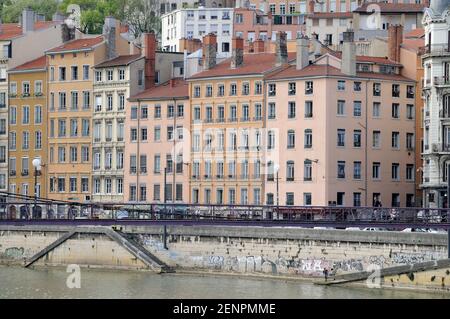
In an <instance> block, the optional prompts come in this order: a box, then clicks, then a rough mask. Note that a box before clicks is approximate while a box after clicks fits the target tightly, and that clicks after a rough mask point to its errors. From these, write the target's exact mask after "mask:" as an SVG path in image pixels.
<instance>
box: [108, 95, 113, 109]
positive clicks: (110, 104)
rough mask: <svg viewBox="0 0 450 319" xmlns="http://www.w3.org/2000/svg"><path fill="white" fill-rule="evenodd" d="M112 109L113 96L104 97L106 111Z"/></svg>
mask: <svg viewBox="0 0 450 319" xmlns="http://www.w3.org/2000/svg"><path fill="white" fill-rule="evenodd" d="M112 109H113V96H112V94H108V95H106V110H107V111H112Z"/></svg>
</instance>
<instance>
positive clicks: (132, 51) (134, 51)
mask: <svg viewBox="0 0 450 319" xmlns="http://www.w3.org/2000/svg"><path fill="white" fill-rule="evenodd" d="M129 45H130V47H129V48H130V55H135V54H141V50H140V49H139V48H138V46H137V45H136V43H134V41H130V42H129Z"/></svg>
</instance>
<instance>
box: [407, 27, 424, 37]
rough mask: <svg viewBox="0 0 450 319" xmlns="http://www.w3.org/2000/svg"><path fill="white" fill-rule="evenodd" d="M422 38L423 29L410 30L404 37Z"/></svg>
mask: <svg viewBox="0 0 450 319" xmlns="http://www.w3.org/2000/svg"><path fill="white" fill-rule="evenodd" d="M424 36H425V30H424V29H423V28H418V29H414V30H411V31H409V32H408V33H406V34H405V35H404V37H405V38H423V37H424Z"/></svg>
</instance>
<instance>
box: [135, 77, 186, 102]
mask: <svg viewBox="0 0 450 319" xmlns="http://www.w3.org/2000/svg"><path fill="white" fill-rule="evenodd" d="M188 98H189V85H188V83H187V82H186V81H185V80H183V79H181V78H176V79H173V80H171V81H167V82H166V83H163V84H161V85H158V86H155V87H154V88H151V89H147V90H145V91H144V92H142V93H139V94H137V95H135V96H132V97H130V98H129V101H132V102H134V101H137V100H172V99H188Z"/></svg>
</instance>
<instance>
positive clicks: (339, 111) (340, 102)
mask: <svg viewBox="0 0 450 319" xmlns="http://www.w3.org/2000/svg"><path fill="white" fill-rule="evenodd" d="M344 114H345V101H343V100H338V101H337V115H344Z"/></svg>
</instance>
